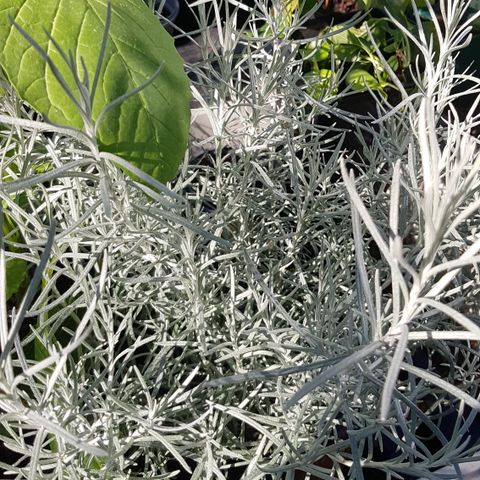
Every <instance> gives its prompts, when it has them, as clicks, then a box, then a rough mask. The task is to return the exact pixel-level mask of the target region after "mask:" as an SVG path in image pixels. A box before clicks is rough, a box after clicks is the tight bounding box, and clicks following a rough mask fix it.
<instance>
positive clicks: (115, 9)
mask: <svg viewBox="0 0 480 480" xmlns="http://www.w3.org/2000/svg"><path fill="white" fill-rule="evenodd" d="M0 12H1V13H0V45H2V47H1V49H0V64H1V65H2V67H3V69H4V71H5V73H6V75H7V77H8V79H9V81H10V82H11V83H12V85H13V86H14V87H15V89H16V91H17V92H18V94H19V96H20V97H21V98H22V99H23V100H25V101H26V102H28V103H29V104H30V105H31V106H32V107H33V108H34V109H35V110H37V111H38V112H40V113H41V114H42V115H43V116H44V117H45V118H46V119H48V120H49V121H50V122H52V123H54V124H57V125H65V126H69V127H74V128H77V129H83V130H84V131H85V132H86V133H87V134H88V135H89V136H90V137H92V138H94V139H96V141H97V142H98V147H99V149H100V150H102V151H105V152H111V153H114V154H117V155H119V156H121V157H122V158H125V159H126V160H128V161H129V162H131V163H132V164H133V165H136V166H137V167H139V168H140V169H141V170H142V171H144V172H146V173H148V174H151V175H152V176H153V177H154V178H156V179H158V180H160V181H167V180H171V179H172V178H173V177H174V175H175V174H176V171H177V168H178V165H179V163H180V161H181V160H182V159H183V156H184V153H185V150H186V145H187V136H188V129H189V119H190V113H189V111H190V110H189V102H190V93H189V86H188V79H187V76H186V74H185V72H184V70H183V62H182V60H181V57H180V56H179V55H178V53H177V52H176V50H175V48H174V46H173V40H172V38H171V37H170V36H169V34H168V33H167V32H166V31H165V30H164V28H163V27H162V26H161V25H160V23H159V22H158V19H157V18H156V17H155V15H154V14H153V13H152V12H151V11H150V10H149V8H148V7H147V6H146V5H145V4H144V3H143V2H138V1H135V0H127V1H124V2H113V4H112V21H111V25H110V27H109V28H108V33H107V37H106V38H105V39H104V38H103V35H104V31H105V26H106V20H105V19H106V7H105V2H103V1H100V0H88V1H87V0H47V1H44V0H13V1H12V0H1V1H0ZM12 19H13V20H14V21H15V22H16V23H15V25H14V24H13V23H12ZM39 19H40V20H41V21H39ZM32 42H34V44H35V45H36V48H32ZM102 49H103V50H102ZM42 52H43V53H42ZM47 57H48V62H47ZM100 57H102V58H104V59H105V61H104V62H100V63H99V58H100ZM46 62H47V63H49V66H46ZM53 66H54V67H53ZM52 67H53V68H52ZM55 69H56V71H55ZM132 92H136V93H137V94H136V95H132Z"/></svg>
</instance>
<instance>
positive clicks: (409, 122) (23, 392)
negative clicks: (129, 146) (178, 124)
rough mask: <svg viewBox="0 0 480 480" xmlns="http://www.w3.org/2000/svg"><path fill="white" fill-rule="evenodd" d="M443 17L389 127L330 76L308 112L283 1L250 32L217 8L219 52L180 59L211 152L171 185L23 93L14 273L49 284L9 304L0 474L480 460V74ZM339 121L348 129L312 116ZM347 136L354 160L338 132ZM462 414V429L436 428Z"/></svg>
mask: <svg viewBox="0 0 480 480" xmlns="http://www.w3.org/2000/svg"><path fill="white" fill-rule="evenodd" d="M441 5H442V16H443V23H444V25H439V24H437V25H436V29H435V35H436V36H437V37H438V38H437V45H439V49H438V50H437V51H434V49H433V45H434V44H433V42H432V41H431V39H430V38H427V37H426V36H425V34H424V33H423V30H422V29H421V24H420V22H418V24H419V31H418V35H415V36H412V34H411V33H408V35H409V37H410V39H411V41H412V42H413V43H414V44H415V45H416V49H417V51H418V57H419V60H418V61H417V63H413V65H418V70H415V69H413V71H412V76H413V78H414V80H415V82H416V88H415V91H414V92H407V91H406V90H405V89H404V87H403V86H402V84H401V83H399V81H398V80H397V79H396V78H395V77H394V75H393V72H392V81H393V82H396V83H397V86H398V88H399V90H400V92H401V93H402V100H401V101H400V103H398V104H396V105H390V104H388V103H387V102H386V101H385V100H384V99H383V98H377V102H378V103H377V105H378V110H379V118H377V119H376V120H373V119H370V118H366V116H357V117H352V116H351V114H349V113H348V112H343V111H341V110H340V109H339V107H338V106H337V105H336V102H337V100H338V97H337V96H336V95H337V94H336V89H335V88H333V87H334V86H335V85H333V87H332V89H331V90H326V91H325V92H324V96H323V97H322V98H321V99H320V100H314V99H312V98H311V97H309V96H308V94H307V93H306V92H307V87H306V86H305V85H304V84H303V83H302V60H301V59H300V56H298V55H297V51H298V50H297V49H298V43H299V42H298V40H293V39H292V37H293V34H294V32H295V29H296V26H295V25H292V26H291V27H288V28H287V29H285V26H284V25H283V24H282V22H281V21H280V20H279V19H278V18H276V16H275V15H272V12H271V11H270V9H269V8H268V6H266V5H264V4H263V3H259V4H257V5H256V6H255V8H254V9H252V10H251V11H250V15H251V22H250V23H248V24H247V25H246V26H245V29H247V28H248V29H249V30H250V32H249V33H248V34H246V32H245V30H243V31H238V30H237V29H236V28H235V27H234V25H235V18H236V15H237V13H238V8H247V7H244V6H243V5H242V6H240V5H238V4H235V5H232V4H230V5H229V15H228V16H227V19H226V21H225V22H223V23H220V13H221V11H222V5H220V4H219V3H218V2H217V1H215V0H214V1H212V2H208V3H204V2H199V3H198V5H196V6H194V7H193V8H195V9H196V12H197V15H198V18H199V21H200V29H199V30H200V32H201V35H202V37H201V38H200V39H199V38H198V37H197V38H196V41H197V43H198V44H199V45H200V47H201V48H202V49H203V59H202V61H200V62H197V63H195V64H191V65H187V68H188V70H189V72H190V73H191V75H192V77H193V78H195V81H194V83H193V85H192V94H193V96H194V98H195V101H196V104H197V106H198V109H197V110H195V111H194V112H193V117H194V118H195V117H196V116H197V115H200V114H202V115H205V116H206V117H207V118H208V120H209V122H210V125H211V130H212V135H211V138H209V139H207V140H208V142H205V144H208V145H210V146H211V148H210V150H209V151H208V152H206V153H205V155H203V156H202V157H200V158H198V157H197V158H191V159H190V161H189V162H188V163H185V164H184V165H183V167H182V171H181V174H180V175H179V177H178V178H177V179H175V181H173V182H172V183H171V184H170V185H169V186H168V187H167V186H164V185H162V184H159V183H158V182H156V181H155V180H154V179H152V178H150V177H149V176H148V175H146V174H144V173H142V172H141V171H140V170H138V172H136V173H137V174H138V176H139V177H141V178H142V182H137V181H135V180H133V179H131V178H129V177H126V176H125V175H124V174H123V173H122V171H121V170H120V169H118V167H117V162H121V161H122V160H121V159H118V158H116V157H115V161H113V162H110V161H109V158H108V157H105V168H104V170H102V172H101V173H99V170H98V165H97V161H96V160H95V159H94V158H92V155H91V151H90V150H89V148H88V145H86V144H85V141H84V137H82V136H79V135H74V134H73V133H72V130H68V129H64V128H60V127H56V126H53V125H51V124H49V123H46V122H45V121H40V120H39V119H38V118H36V117H35V116H34V115H33V113H32V112H31V110H29V109H28V108H26V107H25V105H24V104H23V103H22V102H21V101H19V100H18V98H17V97H16V96H15V94H14V92H12V91H11V90H9V89H8V86H7V89H6V94H5V95H4V96H3V97H2V100H1V108H2V114H1V116H0V120H1V122H2V131H1V138H0V141H1V143H0V146H1V153H2V155H1V168H2V178H6V177H8V179H9V181H8V182H6V181H4V182H3V183H2V185H1V189H0V195H1V197H2V204H1V205H2V207H1V208H2V209H3V212H4V213H6V214H7V215H8V217H9V218H11V219H13V223H14V224H15V225H16V226H17V227H16V228H17V230H18V231H19V232H20V233H21V235H18V236H15V233H16V232H9V233H7V234H5V235H3V236H1V237H0V274H1V275H2V276H3V282H1V284H2V285H4V275H5V273H4V272H5V268H6V265H7V264H8V262H9V261H10V260H11V259H13V258H22V259H24V260H25V261H26V262H28V264H29V265H30V266H31V268H30V273H31V275H32V278H33V280H34V281H33V282H32V285H33V286H32V287H31V288H30V289H29V290H28V289H27V292H26V293H25V295H24V296H23V297H22V298H20V299H19V302H18V303H15V302H12V301H10V302H8V303H7V302H6V301H5V292H4V288H3V287H2V288H0V301H1V305H0V342H1V345H2V349H3V350H4V352H5V353H3V354H2V365H1V367H2V368H1V373H0V376H1V378H0V382H1V383H0V407H1V409H2V412H3V414H2V416H1V417H0V421H1V430H0V435H1V439H2V440H3V441H4V443H5V444H6V445H7V447H8V448H10V449H11V450H13V451H16V452H18V453H19V454H20V456H21V457H22V459H23V460H24V461H23V462H19V463H17V464H14V465H5V464H2V467H3V468H6V469H8V470H10V471H12V472H14V478H15V477H16V478H29V479H33V478H35V479H37V478H38V479H42V478H45V479H46V478H49V479H52V478H54V479H57V478H58V479H60V478H72V479H76V478H89V479H94V478H99V479H100V478H102V479H103V478H118V479H123V478H124V479H127V478H169V477H172V476H174V475H175V474H176V473H178V472H180V471H182V470H183V471H184V472H191V475H190V478H192V479H194V480H195V479H202V480H203V479H227V478H229V476H230V475H231V473H230V472H231V470H229V467H231V466H232V465H234V466H235V467H236V468H238V469H242V470H241V472H242V473H241V478H242V479H243V480H247V479H248V480H253V479H258V480H260V479H266V478H269V476H270V478H275V479H278V480H280V479H282V480H283V479H285V480H293V479H294V478H295V477H296V476H297V477H298V476H299V475H301V472H305V473H306V474H310V475H314V476H316V477H317V478H320V479H329V478H338V479H346V478H352V479H368V478H369V474H370V473H369V472H370V471H371V469H379V470H381V471H383V472H385V474H386V476H387V478H405V477H406V476H407V475H412V476H415V475H420V476H422V475H423V476H426V477H428V478H432V476H433V475H434V474H433V473H432V472H433V471H434V470H435V469H436V468H438V467H441V466H443V465H446V464H458V463H459V462H461V461H463V460H465V459H469V458H471V457H472V455H473V454H474V452H475V450H476V445H474V444H470V443H469V441H468V438H467V437H468V434H469V432H470V427H471V425H472V424H473V422H474V421H475V418H476V414H477V412H476V410H475V407H476V406H477V397H478V395H479V392H478V361H479V358H478V349H477V348H476V346H475V341H477V340H478V332H477V330H478V298H479V293H480V292H479V287H478V285H479V280H480V279H479V272H478V269H477V266H476V264H477V261H478V259H479V256H478V248H479V247H480V240H479V233H478V225H479V220H480V218H479V214H478V211H479V209H478V207H479V206H480V199H479V193H478V192H479V188H478V187H479V175H478V168H479V164H480V160H479V159H480V157H479V146H478V140H477V138H476V137H475V136H474V135H473V134H472V131H473V129H474V128H475V127H476V126H477V125H478V121H479V118H478V116H477V115H476V113H475V111H476V110H475V109H476V104H474V105H473V106H472V108H471V109H470V110H469V111H468V112H467V114H466V116H464V117H460V116H459V115H458V113H457V111H456V109H455V103H454V101H455V99H456V98H459V97H462V96H464V95H466V94H467V93H474V94H477V95H478V93H479V92H478V91H479V80H478V78H477V77H476V76H474V75H470V74H468V73H466V72H455V64H454V56H455V54H456V52H457V50H458V48H460V47H461V46H462V44H463V43H465V42H466V41H467V40H468V35H469V30H468V25H464V24H462V12H463V10H464V9H465V8H466V2H462V1H456V0H448V1H447V0H445V1H443V2H442V4H441ZM209 9H211V10H212V12H213V14H214V15H213V17H215V18H217V19H218V22H217V25H216V26H217V29H218V30H217V32H218V45H219V46H217V47H216V48H217V49H218V51H213V52H212V50H211V49H209V43H210V39H211V30H210V29H209V27H208V24H207V17H208V16H209V15H208V14H209ZM210 18H211V15H210ZM254 20H256V22H255V21H254ZM260 21H268V22H269V24H270V26H271V28H270V29H269V33H268V36H265V35H262V32H260V31H258V29H257V27H258V25H259V24H261V22H260ZM210 28H211V27H210ZM399 28H401V27H400V26H399ZM406 34H407V33H406ZM240 47H241V48H240ZM420 65H422V68H420ZM345 74H346V72H344V71H342V70H339V71H337V72H335V82H340V81H341V79H342V77H343V76H344V75H345ZM461 85H463V86H464V89H463V90H461V89H460V90H458V89H457V88H456V87H459V86H461ZM465 89H466V90H465ZM341 95H342V96H343V97H345V98H347V99H348V96H349V95H350V94H349V93H348V92H344V93H342V94H341ZM354 98H356V97H352V99H354ZM332 113H335V115H337V116H338V117H341V118H343V120H344V121H346V122H347V123H348V122H350V124H351V125H352V130H351V131H347V130H345V129H344V128H343V129H341V128H339V127H337V126H334V125H330V126H327V127H325V126H322V123H323V124H324V123H326V122H317V120H318V119H319V117H320V118H321V117H322V116H327V115H331V114H332ZM331 123H332V122H331ZM355 132H356V134H358V137H359V145H361V147H359V148H358V149H357V155H356V156H352V155H351V152H348V151H346V150H345V149H344V145H343V144H342V140H343V138H344V136H345V135H353V134H354V133H355ZM367 139H371V140H368V141H367ZM362 142H363V143H362ZM362 145H363V146H362ZM196 147H201V145H197V146H196ZM197 150H198V149H197ZM124 166H127V164H126V163H125V165H124ZM352 171H354V172H355V173H354V174H352ZM19 193H22V194H23V195H24V201H22V202H20V201H19V200H18V197H17V196H16V195H15V194H19ZM106 202H107V203H108V205H110V210H109V214H108V215H107V214H106V209H105V204H106ZM19 239H20V240H19ZM373 244H376V245H377V247H378V249H377V250H378V252H379V253H378V252H377V253H375V249H373V248H372V245H373ZM39 276H41V282H40V286H39V288H38V289H37V288H35V282H37V279H38V278H39ZM37 284H38V282H37ZM22 301H23V303H22ZM5 346H9V348H8V349H5ZM10 347H11V348H10ZM35 349H37V350H41V351H43V352H44V358H43V359H42V360H41V361H38V360H35V359H34V358H35V353H34V352H35ZM419 351H420V352H421V351H424V352H425V351H429V352H430V353H431V355H430V356H427V361H426V362H427V365H426V366H427V368H423V367H422V368H420V367H421V366H419V365H417V364H416V363H415V362H414V357H415V355H416V353H417V352H419ZM433 353H435V355H436V356H437V357H440V358H442V360H443V361H442V362H440V363H443V364H444V366H446V367H447V368H444V372H445V373H444V377H442V378H440V377H439V376H438V375H437V373H436V370H435V368H436V367H437V366H438V365H435V364H434V363H433V362H432V357H433ZM402 372H403V373H402ZM400 373H402V374H401V375H400ZM471 407H474V409H471ZM455 412H459V414H457V417H456V420H455V421H454V425H453V434H452V435H451V436H447V435H446V434H445V433H444V432H442V431H441V429H440V426H441V418H442V415H446V414H448V413H453V414H455ZM420 427H422V428H423V429H424V430H425V429H427V430H428V431H429V432H430V435H431V436H432V437H435V438H436V440H437V443H438V445H440V447H439V448H438V449H437V450H436V451H430V450H429V446H428V444H427V442H426V441H425V439H424V438H422V437H421V436H420V434H419V431H420V430H419V429H420ZM388 445H391V446H392V448H391V449H390V450H391V454H390V456H387V455H385V456H384V457H383V459H379V457H378V456H377V453H378V451H379V450H381V449H382V448H383V447H385V448H386V447H387V446H388ZM237 471H238V470H237Z"/></svg>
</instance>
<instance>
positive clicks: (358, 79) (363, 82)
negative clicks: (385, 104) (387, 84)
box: [345, 68, 381, 90]
mask: <svg viewBox="0 0 480 480" xmlns="http://www.w3.org/2000/svg"><path fill="white" fill-rule="evenodd" d="M345 81H346V82H347V84H348V85H351V86H352V88H353V89H354V90H364V89H366V88H367V86H368V87H369V88H371V89H372V90H377V89H378V88H380V86H381V85H380V83H379V82H378V80H377V79H376V78H375V77H374V76H373V75H372V74H371V73H369V72H367V71H366V70H363V69H361V68H354V69H352V70H350V72H348V75H347V76H346V78H345Z"/></svg>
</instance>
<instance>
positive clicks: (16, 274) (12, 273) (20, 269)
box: [6, 258, 28, 300]
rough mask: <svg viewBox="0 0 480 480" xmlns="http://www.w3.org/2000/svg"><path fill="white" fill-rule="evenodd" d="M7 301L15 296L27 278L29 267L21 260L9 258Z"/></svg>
mask: <svg viewBox="0 0 480 480" xmlns="http://www.w3.org/2000/svg"><path fill="white" fill-rule="evenodd" d="M6 263H7V264H6V279H7V300H9V299H10V298H11V297H12V296H13V295H15V294H16V293H17V292H18V291H19V290H20V288H21V286H22V283H23V282H24V281H25V279H26V278H27V269H28V265H27V262H26V261H25V260H22V259H20V258H9V259H7V262H6Z"/></svg>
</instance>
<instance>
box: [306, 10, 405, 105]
mask: <svg viewBox="0 0 480 480" xmlns="http://www.w3.org/2000/svg"><path fill="white" fill-rule="evenodd" d="M335 32H338V33H335ZM321 35H322V37H323V36H324V35H328V38H326V39H322V40H321V41H312V42H310V43H309V44H307V45H306V46H305V48H304V49H303V52H302V53H303V55H304V58H305V62H306V69H307V74H306V77H305V78H306V80H307V82H308V83H309V85H310V86H311V93H312V94H313V96H314V97H318V96H319V95H320V93H321V90H322V89H323V88H324V85H325V79H328V78H330V76H331V75H332V73H333V70H332V64H333V68H337V69H338V68H340V66H341V65H344V64H346V65H347V66H348V72H347V74H346V76H345V83H346V85H347V86H350V87H351V88H353V90H365V89H367V88H369V89H371V90H377V91H380V92H381V93H383V94H385V93H386V92H385V89H386V88H387V87H393V85H392V83H391V82H390V79H389V73H388V72H387V70H386V68H385V64H384V62H383V61H382V60H381V58H380V56H379V54H378V52H377V50H376V48H378V49H380V50H381V52H382V54H383V55H384V56H385V57H386V58H387V62H388V64H389V66H390V67H391V68H392V70H393V71H394V72H396V73H397V75H402V72H403V70H404V69H405V68H407V67H408V65H409V63H410V47H409V43H408V41H407V39H406V37H405V35H404V34H403V33H402V32H401V31H400V30H398V29H393V28H391V23H390V21H389V20H388V19H386V18H371V19H368V20H366V21H365V22H363V23H362V24H361V25H360V26H358V27H351V28H349V29H347V30H345V27H344V26H342V25H336V26H334V27H329V28H327V29H325V30H324V31H322V33H321ZM372 40H373V42H374V43H372ZM374 45H375V46H376V48H375V47H374Z"/></svg>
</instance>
